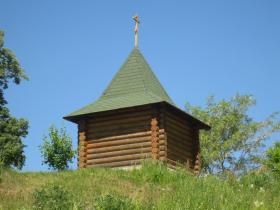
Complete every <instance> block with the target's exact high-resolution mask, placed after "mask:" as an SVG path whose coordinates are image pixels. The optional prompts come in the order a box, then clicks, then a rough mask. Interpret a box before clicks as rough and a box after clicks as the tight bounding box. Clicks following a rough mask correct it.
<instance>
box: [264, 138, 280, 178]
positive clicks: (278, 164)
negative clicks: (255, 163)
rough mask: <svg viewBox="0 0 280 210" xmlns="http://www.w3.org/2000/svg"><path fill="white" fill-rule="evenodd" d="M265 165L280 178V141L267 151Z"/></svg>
mask: <svg viewBox="0 0 280 210" xmlns="http://www.w3.org/2000/svg"><path fill="white" fill-rule="evenodd" d="M265 165H266V166H267V167H268V168H269V169H270V170H271V172H272V173H273V174H274V175H276V177H278V178H280V142H276V143H275V144H274V146H273V147H271V148H269V149H268V150H267V151H266V161H265Z"/></svg>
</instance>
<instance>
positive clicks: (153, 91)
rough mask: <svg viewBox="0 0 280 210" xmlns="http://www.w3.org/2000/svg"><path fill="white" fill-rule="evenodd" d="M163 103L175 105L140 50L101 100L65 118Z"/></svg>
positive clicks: (134, 52)
mask: <svg viewBox="0 0 280 210" xmlns="http://www.w3.org/2000/svg"><path fill="white" fill-rule="evenodd" d="M163 101H165V102H168V103H169V104H172V105H174V104H173V102H172V100H171V99H170V97H169V96H168V95H167V93H166V92H165V90H164V88H163V86H162V85H161V84H160V82H159V81H158V79H157V78H156V76H155V74H154V73H153V71H152V70H151V68H150V67H149V65H148V63H147V62H146V60H145V58H144V57H143V55H142V54H141V52H140V51H139V49H137V48H134V49H133V50H132V52H131V53H130V55H129V56H128V58H127V59H126V61H125V62H124V64H123V65H122V67H121V68H120V70H119V71H118V72H117V74H116V75H115V77H114V78H113V80H112V81H111V83H110V84H109V86H108V87H107V88H106V90H105V91H104V92H103V94H102V95H101V97H100V98H99V99H98V100H97V101H95V102H94V103H92V104H89V105H87V106H85V107H84V108H82V109H79V110H77V111H75V112H73V113H71V114H70V115H68V116H66V117H65V118H71V117H75V116H79V115H84V114H90V113H95V112H101V111H109V110H114V109H120V108H126V107H133V106H139V105H144V104H151V103H157V102H163Z"/></svg>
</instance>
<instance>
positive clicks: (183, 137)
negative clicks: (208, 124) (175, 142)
mask: <svg viewBox="0 0 280 210" xmlns="http://www.w3.org/2000/svg"><path fill="white" fill-rule="evenodd" d="M169 136H172V137H174V138H176V139H179V140H181V141H185V142H186V143H189V144H193V142H194V141H195V139H194V138H193V137H189V136H186V135H184V134H182V133H180V132H177V131H175V130H174V129H168V130H167V141H168V138H169Z"/></svg>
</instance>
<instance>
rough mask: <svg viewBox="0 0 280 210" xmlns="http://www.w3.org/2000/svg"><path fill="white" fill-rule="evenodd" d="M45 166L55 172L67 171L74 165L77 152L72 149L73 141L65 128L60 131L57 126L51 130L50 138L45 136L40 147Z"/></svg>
mask: <svg viewBox="0 0 280 210" xmlns="http://www.w3.org/2000/svg"><path fill="white" fill-rule="evenodd" d="M40 150H41V153H42V156H43V158H44V160H43V164H47V165H48V166H49V168H52V169H55V170H59V171H61V170H65V169H67V168H68V167H69V165H68V164H69V163H72V159H73V158H74V157H75V151H74V150H73V149H72V139H71V137H70V136H69V135H68V134H67V133H66V129H65V128H61V129H60V130H58V129H57V128H56V127H55V126H51V127H50V128H49V136H48V137H47V136H45V137H44V139H43V144H42V145H41V146H40Z"/></svg>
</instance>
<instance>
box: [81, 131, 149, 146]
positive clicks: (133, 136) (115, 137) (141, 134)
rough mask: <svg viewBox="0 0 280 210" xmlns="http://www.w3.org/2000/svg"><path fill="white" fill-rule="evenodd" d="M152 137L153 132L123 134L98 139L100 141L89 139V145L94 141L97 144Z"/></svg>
mask: <svg viewBox="0 0 280 210" xmlns="http://www.w3.org/2000/svg"><path fill="white" fill-rule="evenodd" d="M150 135H151V131H144V132H137V133H130V134H123V135H117V136H109V137H104V138H98V139H87V143H88V144H90V143H91V142H93V141H94V142H96V143H98V142H104V141H114V140H120V139H127V138H137V137H144V136H150Z"/></svg>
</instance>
